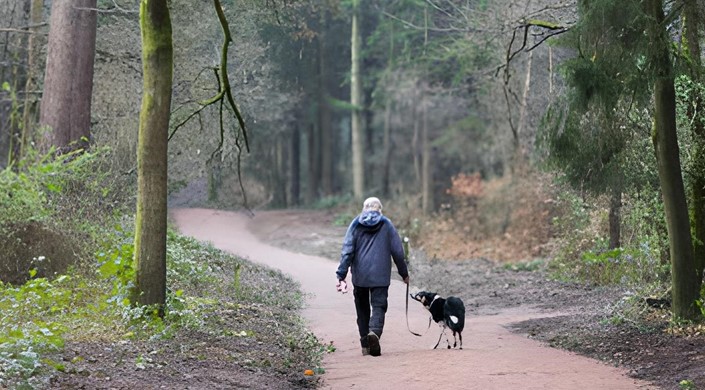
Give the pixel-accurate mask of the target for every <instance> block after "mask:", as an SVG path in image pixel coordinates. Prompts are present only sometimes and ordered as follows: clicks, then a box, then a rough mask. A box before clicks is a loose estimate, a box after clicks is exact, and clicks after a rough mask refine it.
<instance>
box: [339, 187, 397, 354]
mask: <svg viewBox="0 0 705 390" xmlns="http://www.w3.org/2000/svg"><path fill="white" fill-rule="evenodd" d="M390 259H393V260H394V264H395V265H396V267H397V272H398V273H399V275H400V276H401V277H402V279H404V283H406V284H409V271H408V269H407V267H406V262H405V261H404V249H403V247H402V243H401V239H400V238H399V234H398V233H397V230H396V228H395V227H394V224H392V221H390V220H389V219H388V218H386V217H385V216H383V215H382V202H380V200H379V199H377V198H374V197H372V198H367V199H366V200H365V202H364V203H363V206H362V212H361V213H360V215H358V216H357V217H355V219H354V220H353V221H352V222H351V223H350V226H349V227H348V230H347V232H346V233H345V239H344V240H343V249H342V251H341V255H340V265H339V266H338V270H337V271H336V276H337V277H338V283H337V284H336V287H337V288H338V289H339V290H341V289H344V287H345V278H346V276H347V274H348V269H349V268H350V269H351V271H352V284H353V296H354V298H355V310H356V311H357V328H358V331H359V333H360V345H361V347H362V354H363V355H372V356H379V355H381V353H382V350H381V347H380V344H379V339H380V337H382V330H383V328H384V317H385V314H386V313H387V296H388V292H389V284H390V280H391V275H392V266H391V261H390Z"/></svg>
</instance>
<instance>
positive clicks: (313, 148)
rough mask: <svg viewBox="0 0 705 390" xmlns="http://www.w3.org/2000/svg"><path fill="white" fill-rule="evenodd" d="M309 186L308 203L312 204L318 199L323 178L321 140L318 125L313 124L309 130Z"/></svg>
mask: <svg viewBox="0 0 705 390" xmlns="http://www.w3.org/2000/svg"><path fill="white" fill-rule="evenodd" d="M307 138H308V183H307V184H308V185H307V187H306V203H308V204H312V203H313V202H315V201H316V199H317V198H318V190H319V187H320V183H321V181H320V177H321V152H320V139H319V138H318V134H317V131H316V125H315V124H313V123H311V124H310V125H309V129H308V137H307Z"/></svg>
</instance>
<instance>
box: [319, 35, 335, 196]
mask: <svg viewBox="0 0 705 390" xmlns="http://www.w3.org/2000/svg"><path fill="white" fill-rule="evenodd" d="M324 31H325V26H324V27H323V28H322V29H321V33H320V34H319V35H318V94H317V95H318V96H317V99H318V128H319V129H320V135H321V192H322V194H323V195H324V196H325V195H331V194H333V166H334V164H335V163H334V162H333V151H334V150H333V129H332V128H331V113H330V107H329V106H328V102H327V95H326V86H327V80H328V77H327V75H328V63H327V62H326V53H325V39H326V36H325V32H324Z"/></svg>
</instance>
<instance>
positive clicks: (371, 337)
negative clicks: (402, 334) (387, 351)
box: [367, 332, 382, 356]
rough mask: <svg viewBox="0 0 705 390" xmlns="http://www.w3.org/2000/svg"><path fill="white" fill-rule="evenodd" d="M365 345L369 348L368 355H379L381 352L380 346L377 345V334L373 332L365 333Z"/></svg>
mask: <svg viewBox="0 0 705 390" xmlns="http://www.w3.org/2000/svg"><path fill="white" fill-rule="evenodd" d="M367 345H368V346H369V348H370V355H372V356H379V355H381V354H382V348H381V347H380V346H379V336H377V335H376V334H375V333H374V332H370V333H369V334H368V335H367Z"/></svg>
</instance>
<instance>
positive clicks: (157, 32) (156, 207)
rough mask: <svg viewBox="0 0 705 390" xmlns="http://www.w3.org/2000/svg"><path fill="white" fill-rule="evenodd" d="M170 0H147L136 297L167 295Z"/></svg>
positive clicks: (157, 300) (155, 299)
mask: <svg viewBox="0 0 705 390" xmlns="http://www.w3.org/2000/svg"><path fill="white" fill-rule="evenodd" d="M167 1H168V0H142V2H141V4H140V29H141V31H142V71H143V96H142V109H141V112H140V127H139V136H138V147H137V174H138V176H137V218H136V220H135V267H136V272H137V275H136V281H135V282H136V283H135V287H134V291H133V292H134V294H133V297H132V300H133V302H134V303H138V304H140V305H152V304H156V305H157V306H158V307H159V308H160V314H161V315H163V308H164V303H165V298H166V226H167V223H166V220H167V205H166V197H167V190H166V189H167V138H168V132H169V116H170V109H171V89H172V83H173V80H172V75H173V45H172V38H171V20H170V17H169V8H168V6H167Z"/></svg>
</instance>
